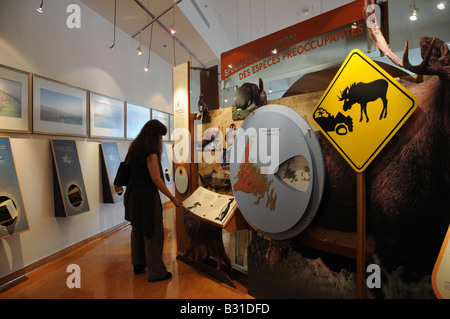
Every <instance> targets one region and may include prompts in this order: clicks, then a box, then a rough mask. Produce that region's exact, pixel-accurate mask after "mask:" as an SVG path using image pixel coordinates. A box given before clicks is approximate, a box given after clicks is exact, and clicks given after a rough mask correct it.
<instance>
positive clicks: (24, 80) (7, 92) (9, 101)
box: [0, 65, 31, 133]
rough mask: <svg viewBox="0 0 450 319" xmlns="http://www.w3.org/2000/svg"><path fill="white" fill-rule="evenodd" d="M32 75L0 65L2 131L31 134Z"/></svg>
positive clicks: (0, 124) (0, 125) (0, 128)
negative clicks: (30, 97)
mask: <svg viewBox="0 0 450 319" xmlns="http://www.w3.org/2000/svg"><path fill="white" fill-rule="evenodd" d="M29 96H31V74H29V73H26V72H23V71H19V70H15V69H12V68H9V67H7V66H3V65H0V130H1V131H12V132H24V133H30V132H31V100H30V99H29V98H28V97H29Z"/></svg>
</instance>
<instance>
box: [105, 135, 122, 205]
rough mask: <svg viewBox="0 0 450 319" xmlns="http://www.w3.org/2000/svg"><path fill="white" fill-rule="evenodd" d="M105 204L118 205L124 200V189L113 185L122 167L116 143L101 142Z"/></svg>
mask: <svg viewBox="0 0 450 319" xmlns="http://www.w3.org/2000/svg"><path fill="white" fill-rule="evenodd" d="M100 153H101V155H102V184H103V202H104V203H116V202H118V201H121V200H122V199H123V193H124V188H123V187H122V186H115V185H114V184H113V181H114V178H115V177H116V174H117V170H118V169H119V165H120V156H119V149H118V148H117V143H116V142H101V144H100Z"/></svg>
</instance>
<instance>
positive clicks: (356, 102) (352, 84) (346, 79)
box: [312, 50, 417, 172]
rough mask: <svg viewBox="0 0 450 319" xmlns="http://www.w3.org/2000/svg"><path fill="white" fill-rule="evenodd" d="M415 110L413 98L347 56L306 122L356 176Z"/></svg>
mask: <svg viewBox="0 0 450 319" xmlns="http://www.w3.org/2000/svg"><path fill="white" fill-rule="evenodd" d="M416 107H417V100H416V98H415V97H414V96H413V95H412V94H411V93H410V92H409V91H408V90H407V89H406V88H404V87H403V86H402V85H401V84H400V83H399V82H398V81H396V80H395V79H394V78H392V77H391V76H390V75H389V74H388V73H386V72H385V71H384V70H383V69H382V68H381V67H379V66H378V65H377V64H376V63H375V62H373V61H372V60H371V59H370V58H369V57H367V56H366V55H364V54H363V53H362V52H361V51H360V50H353V51H352V52H350V54H349V55H348V57H347V58H346V60H345V61H344V63H343V64H342V66H341V68H340V69H339V71H338V72H337V74H336V76H335V77H334V79H333V80H332V81H331V83H330V85H329V86H328V88H327V89H326V91H325V93H324V95H323V96H322V98H321V99H320V101H319V103H318V104H317V106H316V107H315V109H314V111H313V113H312V118H313V120H314V122H316V124H317V125H318V126H319V128H320V130H321V131H322V133H323V134H324V135H325V136H326V137H327V138H328V139H329V140H330V142H331V143H332V144H333V145H334V146H335V147H336V148H337V150H338V151H339V152H340V153H341V155H342V156H343V157H344V158H345V159H346V160H347V162H348V163H349V164H350V165H351V166H352V167H353V169H354V170H355V171H357V172H362V171H364V170H365V169H366V168H367V166H368V165H369V164H370V163H371V162H372V160H373V159H374V158H375V157H376V156H377V155H378V153H379V152H380V151H381V149H382V148H383V147H384V146H385V145H386V143H387V142H388V141H389V140H390V139H391V138H392V137H393V136H394V134H395V133H396V132H397V131H398V129H399V128H400V127H401V126H402V125H403V123H405V121H406V120H407V119H408V117H409V116H410V115H411V114H412V113H413V112H414V110H415V109H416Z"/></svg>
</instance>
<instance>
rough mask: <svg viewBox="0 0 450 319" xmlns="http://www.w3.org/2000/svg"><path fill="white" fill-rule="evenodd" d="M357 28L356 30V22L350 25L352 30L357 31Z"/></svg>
mask: <svg viewBox="0 0 450 319" xmlns="http://www.w3.org/2000/svg"><path fill="white" fill-rule="evenodd" d="M357 28H358V26H357V25H356V22H353V23H352V29H353V30H355V29H357Z"/></svg>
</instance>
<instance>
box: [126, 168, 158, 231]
mask: <svg viewBox="0 0 450 319" xmlns="http://www.w3.org/2000/svg"><path fill="white" fill-rule="evenodd" d="M130 169H131V179H130V182H129V183H128V185H127V188H126V191H125V195H124V205H125V220H127V221H129V222H130V223H131V225H132V226H133V227H137V228H142V230H143V231H144V234H145V235H146V236H147V237H151V236H152V235H153V229H154V226H155V213H156V212H162V204H161V199H160V197H159V192H158V188H157V187H156V185H155V183H153V181H152V179H151V177H150V173H149V171H148V168H147V163H145V162H130ZM159 174H160V176H161V179H162V180H164V175H163V173H162V169H161V164H160V163H159Z"/></svg>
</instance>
